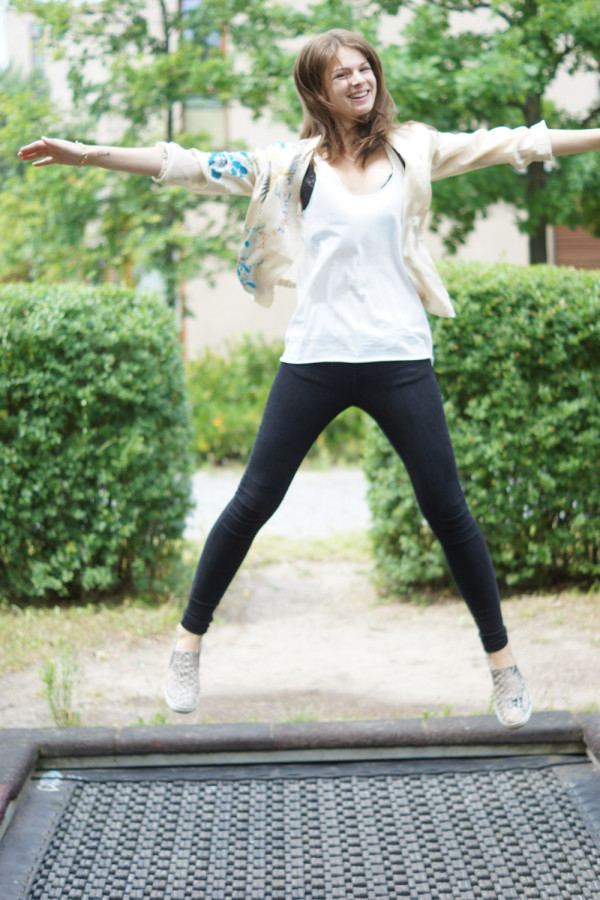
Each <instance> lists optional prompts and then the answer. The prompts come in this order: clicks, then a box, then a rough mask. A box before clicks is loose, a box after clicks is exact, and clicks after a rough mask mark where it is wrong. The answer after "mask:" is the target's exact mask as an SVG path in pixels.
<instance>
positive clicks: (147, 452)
mask: <svg viewBox="0 0 600 900" xmlns="http://www.w3.org/2000/svg"><path fill="white" fill-rule="evenodd" d="M0 338H1V341H2V351H1V354H0V508H1V509H2V516H1V519H0V597H2V598H4V599H9V600H10V601H12V602H22V601H24V600H31V599H33V598H41V599H44V600H47V599H50V598H53V597H69V598H72V597H82V596H84V597H85V596H89V595H90V594H91V595H92V596H96V595H97V594H98V593H100V592H105V591H113V590H115V589H118V588H122V587H130V586H132V584H133V582H134V581H135V580H136V579H138V578H141V577H143V578H144V579H147V578H148V577H153V575H154V574H155V573H156V572H157V571H158V567H159V565H160V563H161V562H162V561H163V560H164V559H165V558H166V557H167V556H168V555H169V553H170V551H171V542H172V540H173V539H175V538H178V537H179V536H180V535H181V532H182V528H183V524H184V520H185V515H186V512H187V510H188V507H189V496H190V456H191V455H190V452H189V446H190V443H191V430H190V423H189V411H188V407H187V402H186V397H185V382H184V374H183V364H182V361H181V348H180V345H179V342H178V339H177V335H176V332H175V328H174V324H173V314H172V311H170V310H168V309H166V308H165V306H164V304H162V303H161V302H160V301H158V300H157V299H155V298H153V297H150V296H138V295H136V294H135V293H133V292H132V291H128V290H124V289H122V288H118V287H112V286H103V287H94V288H92V287H84V286H78V285H63V286H56V287H48V286H40V285H31V284H8V285H4V286H1V287H0Z"/></svg>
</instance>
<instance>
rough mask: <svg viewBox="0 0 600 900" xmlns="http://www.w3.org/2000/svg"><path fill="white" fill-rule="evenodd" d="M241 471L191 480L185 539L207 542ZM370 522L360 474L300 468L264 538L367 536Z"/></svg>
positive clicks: (213, 473) (218, 471) (205, 474)
mask: <svg viewBox="0 0 600 900" xmlns="http://www.w3.org/2000/svg"><path fill="white" fill-rule="evenodd" d="M242 474H243V473H242V470H241V469H237V468H236V469H216V470H215V469H202V470H201V471H199V472H196V474H195V475H194V479H193V492H194V499H195V503H196V507H195V510H194V512H193V513H192V515H191V516H190V517H189V519H188V524H187V528H186V532H185V537H186V539H187V540H200V539H202V538H204V537H206V535H207V533H208V531H209V529H210V528H211V526H212V525H213V523H214V521H215V519H216V518H217V516H218V515H219V514H220V513H221V511H222V510H223V508H224V507H225V505H226V504H227V503H228V502H229V501H230V500H231V498H232V496H233V494H234V492H235V489H236V487H237V485H238V483H239V480H240V478H241V477H242ZM370 523H371V518H370V514H369V507H368V504H367V479H366V478H365V475H364V474H363V472H362V470H361V469H346V468H337V467H336V468H333V469H328V470H327V471H319V470H314V469H301V470H300V471H299V472H298V474H297V475H296V477H295V479H294V481H293V482H292V485H291V487H290V489H289V491H288V493H287V495H286V497H285V499H284V501H283V503H282V504H281V506H280V507H279V509H278V510H277V512H276V513H275V515H274V516H273V517H272V518H271V519H270V520H269V521H268V522H267V524H266V525H265V526H264V528H263V529H262V532H261V533H263V534H270V535H278V536H283V537H296V538H308V537H313V538H315V537H316V538H320V537H323V538H324V537H327V536H328V535H330V534H334V533H336V532H353V531H366V530H367V529H368V528H369V526H370Z"/></svg>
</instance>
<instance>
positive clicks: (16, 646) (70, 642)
mask: <svg viewBox="0 0 600 900" xmlns="http://www.w3.org/2000/svg"><path fill="white" fill-rule="evenodd" d="M201 550H202V544H198V543H195V542H188V543H184V544H182V547H181V554H180V556H179V560H178V562H177V564H176V566H175V568H174V571H173V573H172V577H171V579H170V582H169V585H168V586H166V587H165V590H164V592H163V593H162V594H159V595H147V596H139V597H135V598H132V597H127V598H125V599H118V600H112V601H111V600H106V601H103V602H101V603H88V604H85V605H78V604H75V603H73V602H69V603H64V604H56V605H55V606H51V607H43V606H33V605H32V606H26V607H20V606H13V605H8V604H5V605H2V606H0V634H2V643H1V644H0V675H3V674H7V673H8V672H18V671H21V670H22V669H24V668H26V667H27V666H30V665H33V664H35V663H37V664H40V663H42V662H43V661H44V660H46V659H48V658H50V657H52V656H53V655H54V656H56V655H57V654H58V653H60V649H61V647H64V646H65V645H66V646H69V647H72V648H73V649H74V650H75V651H79V650H81V649H84V648H89V649H98V648H100V647H102V646H103V645H104V644H106V643H107V642H108V641H110V640H111V638H112V636H113V635H115V634H119V635H120V636H122V635H123V634H126V635H127V636H128V637H129V639H130V641H131V643H135V642H136V641H140V640H143V639H145V638H152V637H157V636H162V635H165V634H169V633H170V632H172V631H173V629H174V628H175V625H176V624H177V622H178V621H179V619H180V618H181V613H182V610H183V608H184V606H185V602H186V600H187V594H188V591H189V588H190V586H191V583H192V578H193V575H194V570H195V567H196V563H197V561H198V557H199V555H200V552H201ZM301 559H305V560H310V561H314V562H319V561H321V560H350V561H353V562H361V563H362V562H363V561H364V563H365V565H368V564H369V562H370V560H371V556H370V549H369V542H368V538H367V537H366V535H362V534H354V533H352V534H347V535H336V536H335V537H332V538H328V539H327V540H325V541H324V540H321V539H318V540H317V539H309V540H299V541H295V540H291V539H289V538H283V537H268V536H261V535H259V537H258V538H257V540H256V541H255V543H254V545H253V546H252V548H251V550H250V554H249V556H248V559H247V562H246V565H247V566H250V567H253V568H259V567H261V566H267V565H270V564H273V563H277V562H281V560H301Z"/></svg>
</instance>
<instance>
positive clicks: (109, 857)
mask: <svg viewBox="0 0 600 900" xmlns="http://www.w3.org/2000/svg"><path fill="white" fill-rule="evenodd" d="M330 768H331V769H332V771H328V769H327V767H325V769H321V770H320V769H319V767H318V766H316V767H311V766H309V765H306V766H303V767H302V766H300V767H296V768H295V769H293V768H292V769H290V773H289V775H286V767H285V766H279V767H278V768H277V769H276V770H275V772H274V773H273V772H271V773H270V774H269V773H268V768H267V769H265V770H264V771H262V770H260V771H259V770H257V774H253V770H252V767H246V769H244V770H243V771H241V772H237V773H231V772H229V773H228V772H227V771H225V770H224V771H223V772H222V773H219V771H215V769H214V768H213V769H212V770H209V771H206V770H202V771H199V772H197V773H194V772H193V771H190V772H189V773H187V774H186V772H185V770H183V771H182V770H166V771H163V772H162V773H157V774H156V775H154V776H153V774H152V773H151V772H142V773H140V775H139V777H138V775H137V774H136V770H131V771H130V772H120V773H118V774H116V775H115V774H111V773H104V774H103V773H102V772H96V773H93V774H90V775H86V773H85V772H83V773H82V772H79V773H76V774H74V773H72V774H71V775H69V774H68V773H67V774H66V775H65V774H64V773H63V774H62V775H61V776H60V777H59V776H58V775H56V776H54V779H55V789H53V788H52V785H51V779H52V777H53V776H48V775H46V776H44V778H42V779H41V781H38V782H37V783H36V782H35V781H34V782H32V784H31V786H30V796H31V798H32V799H31V800H30V803H32V804H34V805H35V804H36V803H37V804H38V807H39V809H40V810H41V809H42V806H43V805H44V804H46V806H47V808H48V811H47V820H48V823H49V824H48V827H47V829H46V835H45V839H44V842H43V846H41V845H40V849H39V853H38V855H37V858H36V859H35V862H34V865H33V870H32V871H30V873H29V875H28V878H27V884H26V885H24V886H23V887H22V891H23V893H18V892H17V883H16V882H17V879H16V878H15V879H14V880H13V882H12V883H13V885H14V886H15V893H14V895H13V894H6V900H18V898H20V897H21V896H22V897H26V898H39V900H54V898H56V900H92V898H98V900H134V898H140V900H142V898H152V900H188V898H193V900H230V898H231V900H233V898H237V900H254V898H256V900H271V898H272V900H275V898H277V900H309V898H312V900H317V898H319V900H333V898H343V900H354V898H356V900H358V898H360V900H375V898H401V897H402V898H410V900H417V898H447V900H449V898H452V900H454V898H460V900H469V898H488V900H508V898H515V900H524V898H536V900H543V898H559V900H565V898H571V897H590V898H600V846H599V834H600V831H599V829H598V815H597V814H598V813H599V812H600V790H599V787H598V782H599V778H600V776H599V773H598V771H597V770H595V769H594V768H593V767H592V766H591V764H590V763H589V762H579V763H571V764H565V763H564V762H561V763H557V764H548V765H542V764H540V765H539V766H536V765H532V763H531V761H529V762H527V763H524V764H523V765H522V766H521V765H519V763H518V761H517V762H514V761H513V762H510V763H504V764H502V765H499V766H492V765H489V764H488V765H483V766H482V767H481V769H480V770H478V769H477V767H476V766H475V767H474V766H460V765H458V764H456V765H454V767H453V768H454V770H453V771H444V770H443V767H442V771H435V767H434V768H433V770H431V766H429V767H427V766H426V767H425V769H424V770H420V769H419V766H418V765H417V764H414V765H413V766H412V767H409V768H408V769H407V767H406V766H404V767H403V766H402V765H399V766H397V767H394V765H393V764H387V765H384V766H382V765H378V764H372V765H371V766H364V765H363V766H352V765H349V766H345V765H338V766H335V767H330ZM450 768H452V767H450ZM49 785H50V789H49V790H48V786H49ZM40 788H44V790H40ZM34 795H36V796H34ZM24 814H25V816H27V814H28V813H27V811H26V810H25V811H24ZM40 815H41V813H39V814H38V822H39V821H40V819H39V816H40ZM29 817H30V819H31V820H33V818H35V813H34V809H33V806H31V808H30V810H29ZM7 839H8V843H10V840H9V839H10V830H9V833H8V834H7V837H6V838H5V840H4V842H3V844H2V845H0V863H2V860H3V858H4V855H3V852H2V851H3V849H4V844H5V843H6V842H7ZM20 840H21V842H22V841H24V840H26V834H25V836H23V834H22V835H21V838H20ZM13 849H14V847H13ZM3 872H4V876H3V877H2V875H3ZM2 885H4V890H6V885H7V881H6V869H4V870H3V869H2V866H1V865H0V887H1V886H2ZM2 898H3V900H4V898H5V894H2Z"/></svg>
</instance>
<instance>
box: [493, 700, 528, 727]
mask: <svg viewBox="0 0 600 900" xmlns="http://www.w3.org/2000/svg"><path fill="white" fill-rule="evenodd" d="M532 711H533V706H532V704H529V709H528V710H527V712H526V713H525V715H524V717H523V718H522V719H521V721H520V722H516V723H515V724H514V725H513V724H511V725H508V724H506V722H503V721H502V719H501V718H500V716H499V715H498V709H497V707H496V706H494V712H495V713H496V718H497V719H498V721H499V722H500V724H501V725H502V727H503V728H508V729H509V731H515V730H516V729H517V728H522V727H523V725H527V723H528V722H529V720H530V718H531V713H532Z"/></svg>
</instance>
